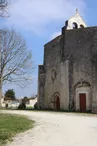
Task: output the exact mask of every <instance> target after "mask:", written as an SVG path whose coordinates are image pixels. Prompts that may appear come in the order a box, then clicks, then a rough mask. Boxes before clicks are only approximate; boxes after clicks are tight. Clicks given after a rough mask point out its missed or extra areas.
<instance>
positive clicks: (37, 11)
mask: <svg viewBox="0 0 97 146" xmlns="http://www.w3.org/2000/svg"><path fill="white" fill-rule="evenodd" d="M76 8H78V9H79V11H80V12H81V14H82V15H83V14H84V12H85V8H86V4H85V1H84V0H16V1H14V0H12V5H11V6H10V18H9V19H8V20H7V25H8V24H9V25H13V26H15V27H17V28H19V29H23V30H24V29H25V30H31V31H33V32H35V33H38V32H41V31H43V30H45V28H46V26H47V24H49V23H50V22H51V21H64V22H65V20H66V19H68V17H70V16H72V15H73V14H74V12H75V9H76Z"/></svg>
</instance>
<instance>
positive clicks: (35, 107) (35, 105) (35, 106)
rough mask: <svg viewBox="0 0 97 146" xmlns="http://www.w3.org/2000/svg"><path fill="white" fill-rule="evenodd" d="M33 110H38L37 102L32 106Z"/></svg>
mask: <svg viewBox="0 0 97 146" xmlns="http://www.w3.org/2000/svg"><path fill="white" fill-rule="evenodd" d="M34 109H35V110H37V109H38V102H36V103H35V104H34Z"/></svg>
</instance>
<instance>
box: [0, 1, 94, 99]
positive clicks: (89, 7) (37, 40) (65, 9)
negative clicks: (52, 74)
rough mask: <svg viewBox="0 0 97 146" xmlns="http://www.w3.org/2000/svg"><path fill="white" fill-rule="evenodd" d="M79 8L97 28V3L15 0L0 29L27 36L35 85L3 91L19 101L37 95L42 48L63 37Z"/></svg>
mask: <svg viewBox="0 0 97 146" xmlns="http://www.w3.org/2000/svg"><path fill="white" fill-rule="evenodd" d="M76 8H78V9H79V12H80V14H81V16H82V17H83V18H84V20H85V21H86V23H87V25H88V26H96V25H97V19H96V14H97V1H96V0H94V1H93V0H12V3H11V5H10V7H9V14H10V17H9V18H8V19H6V20H1V21H0V22H1V27H7V28H11V27H13V28H15V29H16V30H17V32H19V33H21V35H23V36H24V37H25V39H26V41H27V45H28V49H30V50H32V54H33V61H34V62H35V64H34V65H35V66H36V68H35V69H34V70H33V72H32V76H33V80H32V84H29V86H28V87H26V88H25V89H21V88H20V87H18V86H15V85H14V84H6V85H4V88H3V92H5V90H7V89H9V88H11V89H14V90H15V92H16V96H17V97H18V98H19V97H23V96H31V95H34V94H37V78H38V77H37V76H38V65H39V64H42V63H43V51H44V48H43V46H44V44H45V43H47V42H48V41H50V40H51V39H52V38H54V37H56V36H57V35H59V34H60V32H61V28H62V27H63V26H64V24H65V21H66V20H67V19H69V18H70V17H71V16H73V15H74V14H75V11H76Z"/></svg>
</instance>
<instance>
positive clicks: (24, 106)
mask: <svg viewBox="0 0 97 146" xmlns="http://www.w3.org/2000/svg"><path fill="white" fill-rule="evenodd" d="M18 109H26V104H25V103H23V102H22V103H20V104H19V107H18Z"/></svg>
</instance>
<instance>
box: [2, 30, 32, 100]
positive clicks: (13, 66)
mask: <svg viewBox="0 0 97 146" xmlns="http://www.w3.org/2000/svg"><path fill="white" fill-rule="evenodd" d="M32 70H33V62H32V52H31V51H29V50H27V46H26V41H25V40H24V39H23V37H21V36H20V35H19V34H17V33H16V32H15V30H7V29H6V30H2V31H1V32H0V103H1V96H2V86H3V84H4V83H6V82H11V83H13V82H14V83H15V84H17V85H19V86H20V87H25V86H26V85H27V84H28V83H29V81H31V79H32V78H31V77H32Z"/></svg>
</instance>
